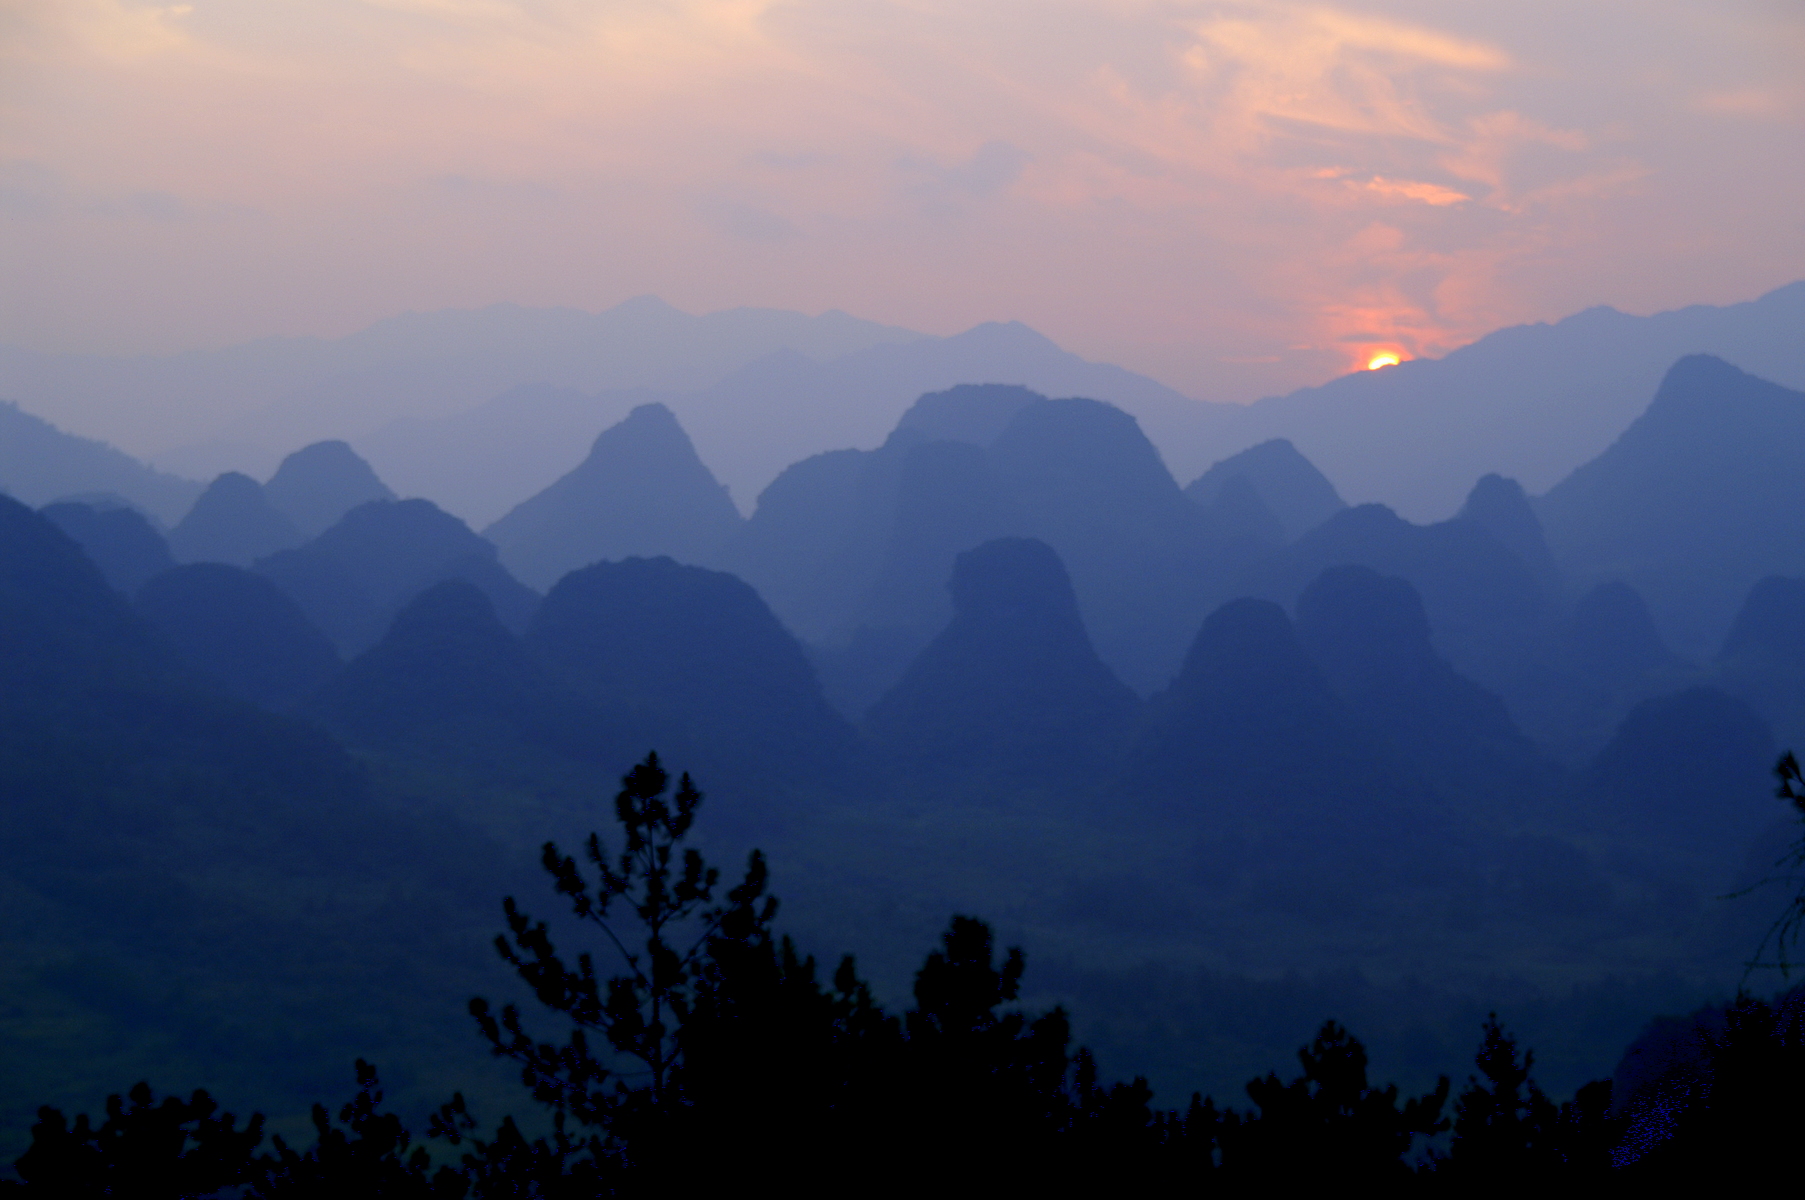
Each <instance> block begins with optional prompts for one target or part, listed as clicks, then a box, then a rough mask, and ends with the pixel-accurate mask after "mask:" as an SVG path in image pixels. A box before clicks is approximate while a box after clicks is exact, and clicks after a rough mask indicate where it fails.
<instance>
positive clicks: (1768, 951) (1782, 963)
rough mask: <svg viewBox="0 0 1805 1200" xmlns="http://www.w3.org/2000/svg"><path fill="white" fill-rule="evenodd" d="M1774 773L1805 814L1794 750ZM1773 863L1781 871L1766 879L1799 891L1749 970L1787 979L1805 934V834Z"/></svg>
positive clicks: (1783, 794) (1804, 784) (1804, 776)
mask: <svg viewBox="0 0 1805 1200" xmlns="http://www.w3.org/2000/svg"><path fill="white" fill-rule="evenodd" d="M1774 775H1775V776H1776V777H1777V778H1778V779H1779V780H1780V786H1779V787H1777V788H1775V789H1774V794H1775V795H1776V796H1778V797H1779V798H1780V799H1782V800H1785V801H1787V802H1789V803H1790V804H1791V805H1792V806H1793V808H1794V809H1795V810H1796V811H1797V812H1798V813H1799V814H1800V815H1801V816H1805V769H1802V768H1801V767H1800V766H1799V760H1798V759H1797V758H1796V757H1794V755H1793V752H1792V751H1791V750H1788V751H1787V752H1786V753H1785V754H1782V755H1781V756H1780V761H1779V762H1778V763H1776V764H1775V766H1774ZM1774 866H1775V869H1776V871H1778V872H1779V874H1778V875H1776V876H1771V877H1770V878H1769V880H1765V881H1763V882H1773V881H1785V882H1787V883H1790V884H1795V885H1797V886H1798V890H1797V891H1796V892H1795V893H1794V894H1793V895H1792V896H1791V897H1790V898H1789V899H1788V900H1787V902H1786V908H1785V910H1784V911H1783V912H1781V914H1780V916H1779V917H1778V918H1776V919H1775V921H1774V923H1773V925H1771V926H1770V927H1769V928H1768V931H1767V933H1766V935H1765V936H1763V937H1762V939H1761V944H1760V945H1759V946H1757V947H1756V948H1755V954H1754V957H1753V958H1751V959H1750V960H1749V963H1748V969H1749V970H1750V971H1753V970H1756V969H1759V968H1770V969H1774V970H1778V971H1779V972H1780V974H1781V976H1782V978H1785V977H1789V976H1790V975H1791V973H1792V971H1793V970H1794V969H1795V968H1797V967H1798V966H1799V965H1800V964H1799V962H1798V961H1797V960H1795V959H1794V958H1793V957H1792V955H1793V952H1794V950H1795V949H1796V948H1797V946H1798V944H1799V937H1800V935H1801V934H1805V835H1801V836H1800V837H1799V838H1798V839H1796V840H1795V841H1794V842H1793V844H1792V845H1791V847H1789V848H1788V849H1787V851H1786V854H1785V855H1784V856H1783V857H1782V858H1781V859H1780V861H1779V862H1777V863H1775V864H1774ZM1756 886H1760V885H1756ZM1745 978H1746V976H1745Z"/></svg>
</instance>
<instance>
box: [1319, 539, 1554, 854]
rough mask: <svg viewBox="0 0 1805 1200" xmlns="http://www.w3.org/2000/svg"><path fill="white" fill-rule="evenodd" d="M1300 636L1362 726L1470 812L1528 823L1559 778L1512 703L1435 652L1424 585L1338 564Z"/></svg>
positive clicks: (1325, 576)
mask: <svg viewBox="0 0 1805 1200" xmlns="http://www.w3.org/2000/svg"><path fill="white" fill-rule="evenodd" d="M1297 638H1298V641H1299V643H1301V644H1302V646H1303V648H1304V650H1305V651H1306V652H1307V653H1308V654H1309V655H1310V657H1311V658H1312V659H1314V660H1315V662H1316V663H1317V665H1318V666H1320V667H1321V668H1322V670H1323V673H1324V674H1325V675H1326V676H1327V677H1328V680H1329V682H1330V684H1331V685H1332V686H1333V687H1334V688H1335V690H1336V691H1337V692H1338V693H1340V695H1341V697H1342V699H1344V700H1345V701H1347V703H1348V705H1349V708H1350V710H1351V711H1352V712H1353V713H1355V714H1356V715H1357V717H1358V719H1359V720H1360V721H1362V722H1363V723H1365V724H1367V725H1368V726H1370V727H1371V728H1372V729H1374V730H1375V731H1376V732H1378V733H1380V734H1381V735H1383V736H1384V737H1385V738H1386V739H1388V740H1389V741H1390V742H1391V744H1392V745H1394V746H1396V747H1397V748H1398V749H1399V750H1401V751H1402V752H1403V753H1404V755H1405V756H1406V757H1407V758H1408V759H1409V760H1410V761H1411V762H1412V763H1413V764H1415V766H1416V767H1417V768H1418V769H1419V770H1420V771H1422V773H1423V775H1424V777H1425V778H1426V779H1427V780H1428V781H1429V783H1430V784H1431V785H1432V786H1433V787H1434V788H1435V789H1436V790H1437V791H1438V792H1439V793H1440V794H1441V795H1442V796H1443V797H1444V798H1445V799H1447V800H1449V801H1450V802H1453V803H1456V804H1458V805H1459V806H1460V807H1461V808H1462V810H1463V811H1465V812H1466V813H1468V814H1469V815H1472V816H1476V817H1483V818H1488V819H1490V820H1492V821H1494V822H1497V821H1499V820H1500V819H1501V818H1520V817H1521V815H1522V814H1523V812H1524V811H1526V810H1527V809H1528V808H1529V807H1530V804H1531V802H1532V801H1533V800H1535V799H1537V798H1539V797H1540V796H1542V795H1544V794H1545V793H1546V791H1547V789H1548V786H1549V784H1550V783H1551V778H1550V774H1549V772H1548V771H1547V770H1545V769H1544V768H1543V767H1542V766H1541V764H1539V763H1538V762H1537V761H1536V757H1535V751H1534V748H1533V746H1532V745H1531V744H1530V741H1529V739H1528V738H1527V737H1525V736H1524V735H1523V733H1522V731H1520V730H1519V729H1518V728H1517V726H1516V724H1515V723H1514V722H1513V721H1512V720H1511V718H1510V714H1509V713H1508V712H1506V710H1505V707H1504V702H1503V701H1502V700H1500V699H1499V698H1498V697H1497V696H1495V695H1493V694H1492V693H1491V692H1488V691H1487V690H1486V689H1484V688H1483V687H1481V686H1479V685H1478V684H1477V683H1474V682H1473V681H1472V680H1470V679H1467V678H1466V677H1464V676H1462V675H1460V674H1459V673H1458V672H1456V671H1455V670H1454V668H1453V667H1450V666H1449V665H1448V664H1447V662H1446V661H1445V660H1444V659H1443V658H1442V657H1441V656H1440V655H1439V654H1437V653H1436V652H1435V648H1434V647H1433V646H1432V645H1431V644H1430V640H1429V618H1428V616H1427V615H1426V614H1425V613H1424V611H1423V601H1422V598H1421V597H1420V596H1418V595H1417V592H1416V589H1415V588H1413V587H1411V586H1410V584H1409V582H1408V581H1406V580H1403V579H1396V578H1387V577H1385V576H1382V575H1380V574H1379V573H1378V572H1376V571H1373V570H1372V569H1370V568H1368V567H1359V566H1342V567H1331V568H1330V569H1329V570H1327V571H1324V572H1323V573H1322V574H1321V575H1320V576H1318V577H1317V578H1316V581H1315V582H1314V583H1312V584H1311V585H1310V586H1309V587H1307V588H1305V589H1304V591H1303V594H1302V595H1300V596H1299V597H1298V600H1297Z"/></svg>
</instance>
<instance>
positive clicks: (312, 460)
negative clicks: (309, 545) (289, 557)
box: [263, 442, 395, 538]
mask: <svg viewBox="0 0 1805 1200" xmlns="http://www.w3.org/2000/svg"><path fill="white" fill-rule="evenodd" d="M263 494H264V496H266V497H267V498H268V499H269V502H270V503H271V504H272V505H274V506H275V508H276V511H278V512H280V513H281V514H282V515H283V516H285V517H287V518H288V519H289V520H290V521H292V522H294V526H295V528H296V529H297V530H299V531H300V533H301V536H302V537H304V538H313V537H318V536H319V535H320V534H322V533H324V532H326V530H328V529H330V528H331V527H332V526H333V525H335V524H337V523H338V519H339V518H340V517H342V516H344V515H345V514H346V513H348V512H350V511H351V510H352V509H354V508H356V507H357V506H358V505H360V504H365V503H368V502H369V501H371V500H393V499H394V498H395V493H394V492H391V491H390V490H389V489H388V485H387V484H385V483H383V482H382V480H380V479H378V478H376V472H374V471H372V470H371V469H370V464H369V463H367V462H365V461H364V460H363V459H361V458H359V457H357V453H356V452H355V451H354V450H352V449H351V447H350V446H348V445H346V444H345V443H344V442H315V443H314V444H313V445H311V446H305V447H302V448H301V449H299V450H296V451H295V452H294V453H293V454H291V455H289V456H288V457H287V458H285V459H283V460H282V465H281V466H280V467H278V468H276V473H275V474H274V475H273V476H271V477H270V481H269V482H268V483H266V484H264V485H263Z"/></svg>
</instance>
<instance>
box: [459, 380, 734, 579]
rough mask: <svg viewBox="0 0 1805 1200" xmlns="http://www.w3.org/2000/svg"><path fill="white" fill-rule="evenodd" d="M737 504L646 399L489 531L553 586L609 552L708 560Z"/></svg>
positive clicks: (523, 569) (529, 574)
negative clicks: (580, 460)
mask: <svg viewBox="0 0 1805 1200" xmlns="http://www.w3.org/2000/svg"><path fill="white" fill-rule="evenodd" d="M739 526H740V514H739V510H738V509H736V508H734V506H733V501H732V500H731V499H730V498H729V497H728V495H727V492H726V490H725V489H724V488H722V487H721V485H720V484H719V483H717V482H716V481H715V478H714V476H713V475H710V474H709V473H708V468H707V467H705V466H703V465H702V460H701V459H699V458H697V457H696V452H695V449H694V447H692V446H691V445H690V442H689V438H688V436H686V435H685V434H684V432H683V429H682V427H681V426H679V425H678V424H677V419H676V418H675V417H673V416H672V415H671V411H670V409H668V408H666V407H664V406H663V405H662V404H642V405H640V406H639V407H638V408H635V409H634V410H633V411H632V412H631V413H629V414H628V415H627V418H626V419H625V420H623V421H622V422H620V424H618V425H615V426H613V427H611V428H609V429H606V430H604V431H603V432H602V434H601V436H599V437H597V438H596V439H595V445H594V447H593V448H592V449H591V450H590V452H589V457H588V458H587V459H585V460H584V461H583V463H582V464H581V465H580V466H578V467H577V469H576V470H574V471H572V472H571V473H570V474H568V475H566V476H564V477H563V478H562V479H560V480H558V481H557V482H556V483H554V484H552V485H551V486H550V487H548V488H546V489H545V490H544V491H543V492H540V493H539V494H538V495H536V496H534V497H533V498H532V499H530V500H527V501H526V502H524V503H522V504H521V505H519V506H518V507H516V508H515V509H514V510H513V511H512V512H510V513H508V515H507V516H505V517H503V518H502V519H501V520H499V521H497V522H495V524H493V525H491V526H489V528H488V529H486V530H485V531H484V536H486V537H487V538H488V539H489V540H490V541H492V542H494V543H495V544H496V546H498V547H499V548H500V550H501V559H502V562H504V563H505V564H507V566H508V568H509V569H510V570H512V571H513V572H514V573H515V574H516V575H518V576H519V577H520V578H521V579H523V580H525V581H526V582H527V583H529V584H531V585H532V586H534V587H538V588H549V587H550V586H551V585H552V584H554V583H556V582H557V581H558V580H559V579H560V578H562V577H563V576H564V574H565V573H566V572H568V571H573V570H575V569H576V568H578V567H582V566H587V565H588V564H590V563H593V562H600V561H602V560H604V559H615V558H628V557H634V556H640V557H644V556H649V555H669V556H671V557H673V558H676V559H678V560H679V561H683V562H692V563H695V562H709V561H712V560H713V559H714V558H715V557H716V556H717V555H718V553H719V552H720V550H721V548H722V547H723V546H724V545H725V544H726V542H727V539H728V538H730V537H731V536H732V535H733V533H734V531H735V530H737V529H738V528H739Z"/></svg>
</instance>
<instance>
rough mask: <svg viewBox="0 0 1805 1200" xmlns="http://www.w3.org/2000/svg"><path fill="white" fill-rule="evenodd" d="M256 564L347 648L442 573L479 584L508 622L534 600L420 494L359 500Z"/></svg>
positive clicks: (522, 616) (491, 552) (365, 640)
mask: <svg viewBox="0 0 1805 1200" xmlns="http://www.w3.org/2000/svg"><path fill="white" fill-rule="evenodd" d="M256 570H257V573H258V574H260V575H263V576H265V577H266V578H268V579H271V580H273V581H274V582H275V583H276V584H277V586H279V587H281V588H282V590H283V591H285V592H287V593H288V594H289V595H290V596H292V597H294V599H295V601H296V602H297V603H298V604H300V606H301V609H302V611H303V612H305V613H306V614H307V615H308V617H309V619H311V620H312V621H313V623H314V624H315V625H317V626H319V627H320V629H321V630H322V631H323V632H324V633H325V634H326V636H327V637H329V638H331V639H332V640H333V642H334V643H335V644H336V645H337V646H338V647H339V649H340V650H341V651H342V652H344V653H346V654H358V653H361V652H362V651H363V650H365V649H367V648H368V647H370V646H372V645H374V644H375V643H376V642H377V640H378V639H380V638H381V636H382V634H383V632H384V630H386V629H387V628H388V624H389V622H390V621H391V620H392V619H393V618H394V616H395V614H396V613H397V612H399V611H400V610H401V608H402V606H403V605H405V604H406V603H407V602H408V601H409V600H412V599H413V598H414V597H415V596H417V595H418V594H419V593H420V592H422V591H424V590H425V589H426V588H428V587H430V586H432V585H433V584H435V583H438V582H440V581H442V580H446V579H467V580H469V581H470V582H471V583H473V584H475V585H476V586H477V587H479V588H481V589H482V591H483V592H484V594H485V595H487V596H488V597H489V600H490V602H491V603H493V604H494V605H495V611H496V614H497V615H498V616H499V617H500V618H501V620H502V622H503V624H505V625H508V626H509V627H510V628H514V629H524V628H525V626H526V623H527V621H528V620H529V619H530V618H531V616H532V613H533V611H534V608H535V607H536V605H537V604H538V600H539V597H538V594H537V593H535V592H534V591H533V590H532V589H531V588H529V587H527V586H526V585H525V584H523V583H521V582H520V581H518V580H516V579H515V578H514V577H513V576H512V575H510V574H508V572H507V569H506V568H504V567H503V566H502V565H501V563H500V562H499V561H497V559H496V552H495V546H494V545H493V544H492V543H490V542H487V541H484V540H483V539H482V538H480V537H478V536H477V535H476V534H474V533H472V532H471V531H470V527H469V526H467V525H465V524H464V523H463V522H462V521H460V520H458V519H457V518H456V517H454V516H452V515H450V514H449V513H446V512H441V511H440V510H439V509H438V508H437V507H436V506H434V505H433V504H432V503H431V502H430V501H427V500H373V501H371V502H369V503H367V504H360V505H359V506H358V507H356V508H354V509H352V510H351V511H350V512H348V513H346V514H345V516H344V518H343V519H342V520H340V521H339V522H338V524H336V525H334V526H333V527H332V528H331V529H328V530H327V531H326V532H325V533H322V534H321V535H320V536H319V537H317V538H315V539H313V540H312V541H311V542H308V543H307V544H306V545H305V546H301V547H299V548H298V549H295V550H285V551H283V552H281V553H280V554H274V555H271V556H270V557H268V558H265V559H260V560H259V561H258V562H257V565H256Z"/></svg>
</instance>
